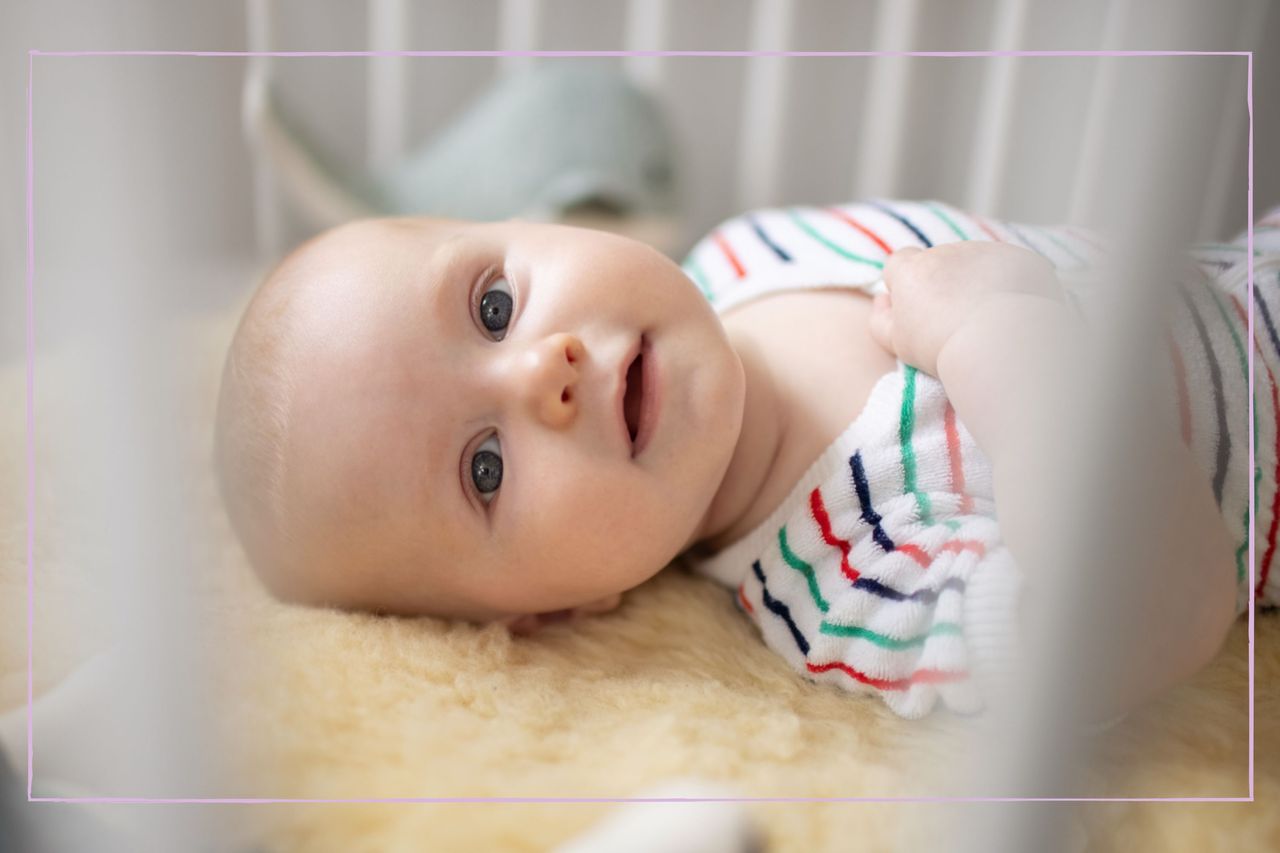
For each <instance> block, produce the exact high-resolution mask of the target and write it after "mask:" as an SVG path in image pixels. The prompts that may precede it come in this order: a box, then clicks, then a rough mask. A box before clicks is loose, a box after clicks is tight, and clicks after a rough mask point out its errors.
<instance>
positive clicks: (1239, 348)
mask: <svg viewBox="0 0 1280 853" xmlns="http://www.w3.org/2000/svg"><path fill="white" fill-rule="evenodd" d="M1214 288H1215V285H1206V286H1205V289H1206V290H1208V291H1209V296H1210V297H1212V298H1213V304H1214V305H1215V306H1216V307H1217V309H1218V315H1219V316H1220V317H1222V322H1223V323H1224V324H1225V325H1226V327H1227V331H1229V332H1230V333H1231V342H1232V343H1234V344H1235V346H1236V355H1237V356H1239V358H1240V372H1241V373H1243V374H1244V382H1245V386H1246V387H1248V384H1249V357H1248V356H1246V355H1245V352H1244V344H1242V343H1241V342H1240V336H1239V335H1238V334H1236V327H1235V324H1234V323H1232V322H1231V315H1230V314H1228V313H1227V309H1226V307H1225V306H1224V305H1223V304H1222V299H1221V298H1220V297H1219V295H1218V294H1217V293H1215V292H1214ZM1253 434H1254V437H1255V440H1256V439H1257V435H1258V408H1257V406H1255V407H1254V409H1253ZM1254 458H1255V459H1257V456H1256V455H1255V456H1254ZM1261 476H1262V471H1261V469H1259V468H1258V467H1257V466H1256V465H1255V467H1254V469H1253V479H1254V482H1257V480H1258V478H1259V477H1261ZM1244 536H1245V539H1244V543H1243V544H1242V545H1241V546H1240V547H1239V548H1237V549H1236V583H1241V582H1243V581H1244V552H1245V549H1247V548H1248V547H1249V508H1248V507H1245V510H1244Z"/></svg>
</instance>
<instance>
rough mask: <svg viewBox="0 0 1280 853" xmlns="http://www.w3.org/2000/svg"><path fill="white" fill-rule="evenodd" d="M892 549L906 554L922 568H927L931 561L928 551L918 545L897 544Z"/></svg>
mask: <svg viewBox="0 0 1280 853" xmlns="http://www.w3.org/2000/svg"><path fill="white" fill-rule="evenodd" d="M893 550H895V551H898V552H901V553H903V554H906V555H907V556H908V557H910V558H911V559H913V560H915V561H916V562H917V563H919V564H920V568H922V569H927V568H929V564H930V563H932V562H933V557H930V556H929V554H928V552H926V551H925V550H924V549H923V548H921V547H920V546H918V545H898V546H897V547H896V548H894V549H893Z"/></svg>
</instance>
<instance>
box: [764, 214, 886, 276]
mask: <svg viewBox="0 0 1280 853" xmlns="http://www.w3.org/2000/svg"><path fill="white" fill-rule="evenodd" d="M787 215H788V216H790V217H791V221H792V222H794V223H795V224H796V225H798V226H800V230H801V231H803V232H804V233H806V234H808V235H809V236H810V237H812V238H813V239H815V240H817V241H818V242H819V243H821V244H822V245H824V246H826V247H827V248H828V249H830V250H831V251H833V252H835V253H836V254H837V255H839V256H840V257H842V258H847V259H849V260H851V261H857V262H858V263H861V264H867V265H868V266H873V267H875V268H876V269H878V270H882V269H884V264H883V263H881V262H880V261H873V260H871V259H870V258H864V257H862V256H861V255H855V254H854V253H853V252H850V251H849V250H848V249H845V248H843V247H841V246H837V245H836V244H835V243H832V242H831V241H830V240H828V239H827V238H826V237H823V236H822V235H821V234H819V233H818V232H817V231H815V230H814V228H813V226H812V225H810V224H809V223H808V222H805V221H804V220H803V219H801V218H800V216H799V214H797V213H796V212H795V211H794V210H790V209H789V210H787Z"/></svg>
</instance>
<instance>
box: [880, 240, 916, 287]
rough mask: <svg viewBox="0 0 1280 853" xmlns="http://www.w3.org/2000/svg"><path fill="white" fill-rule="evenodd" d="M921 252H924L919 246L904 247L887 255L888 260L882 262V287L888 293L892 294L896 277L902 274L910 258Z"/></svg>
mask: <svg viewBox="0 0 1280 853" xmlns="http://www.w3.org/2000/svg"><path fill="white" fill-rule="evenodd" d="M922 251H924V250H923V249H921V248H920V247H919V246H904V247H903V248H901V249H895V250H894V252H893V254H891V255H889V258H888V260H886V261H885V262H884V286H885V287H886V288H887V289H888V291H889V292H890V293H893V287H894V285H895V284H897V278H898V276H900V275H902V274H903V271H904V270H905V269H906V266H907V265H908V264H909V263H910V261H911V258H912V257H913V256H914V255H918V254H920V253H921V252H922Z"/></svg>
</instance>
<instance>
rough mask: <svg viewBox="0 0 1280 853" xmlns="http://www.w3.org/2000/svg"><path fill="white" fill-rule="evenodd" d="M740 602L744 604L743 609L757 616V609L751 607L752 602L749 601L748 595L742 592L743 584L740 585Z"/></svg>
mask: <svg viewBox="0 0 1280 853" xmlns="http://www.w3.org/2000/svg"><path fill="white" fill-rule="evenodd" d="M738 600H739V601H741V602H742V606H743V608H744V609H745V610H746V611H747V612H748V613H750V614H751V615H752V616H754V615H755V613H756V609H755V608H754V607H752V606H751V602H750V601H747V597H746V595H744V594H743V592H742V584H738Z"/></svg>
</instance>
